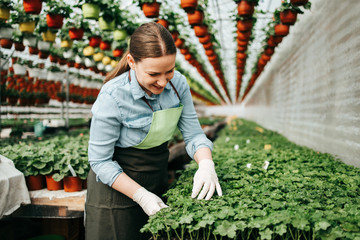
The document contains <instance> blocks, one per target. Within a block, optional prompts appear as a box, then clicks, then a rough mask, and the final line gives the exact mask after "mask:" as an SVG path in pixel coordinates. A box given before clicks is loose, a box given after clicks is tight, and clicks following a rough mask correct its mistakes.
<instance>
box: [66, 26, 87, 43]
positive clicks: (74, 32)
mask: <svg viewBox="0 0 360 240" xmlns="http://www.w3.org/2000/svg"><path fill="white" fill-rule="evenodd" d="M83 36H84V29H82V28H70V29H69V37H70V38H71V39H73V40H81V39H82V38H83Z"/></svg>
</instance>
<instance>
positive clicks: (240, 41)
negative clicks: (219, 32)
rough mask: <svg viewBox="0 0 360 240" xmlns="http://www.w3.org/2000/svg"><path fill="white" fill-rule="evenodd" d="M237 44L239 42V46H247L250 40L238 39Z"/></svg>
mask: <svg viewBox="0 0 360 240" xmlns="http://www.w3.org/2000/svg"><path fill="white" fill-rule="evenodd" d="M237 44H238V46H243V47H246V46H247V45H248V40H240V39H237Z"/></svg>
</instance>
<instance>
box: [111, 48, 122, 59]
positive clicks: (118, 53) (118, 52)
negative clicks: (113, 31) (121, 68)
mask: <svg viewBox="0 0 360 240" xmlns="http://www.w3.org/2000/svg"><path fill="white" fill-rule="evenodd" d="M123 53H124V51H123V50H122V49H120V48H116V49H114V50H113V51H112V54H113V56H114V57H121V56H122V55H123Z"/></svg>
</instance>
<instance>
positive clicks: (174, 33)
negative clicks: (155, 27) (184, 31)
mask: <svg viewBox="0 0 360 240" xmlns="http://www.w3.org/2000/svg"><path fill="white" fill-rule="evenodd" d="M171 36H172V38H173V39H174V41H176V40H177V39H178V37H179V32H178V31H173V32H171Z"/></svg>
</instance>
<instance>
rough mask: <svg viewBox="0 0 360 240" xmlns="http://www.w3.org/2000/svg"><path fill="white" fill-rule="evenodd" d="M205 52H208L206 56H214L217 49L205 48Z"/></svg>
mask: <svg viewBox="0 0 360 240" xmlns="http://www.w3.org/2000/svg"><path fill="white" fill-rule="evenodd" d="M205 54H206V56H213V55H215V51H214V49H208V50H205Z"/></svg>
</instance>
